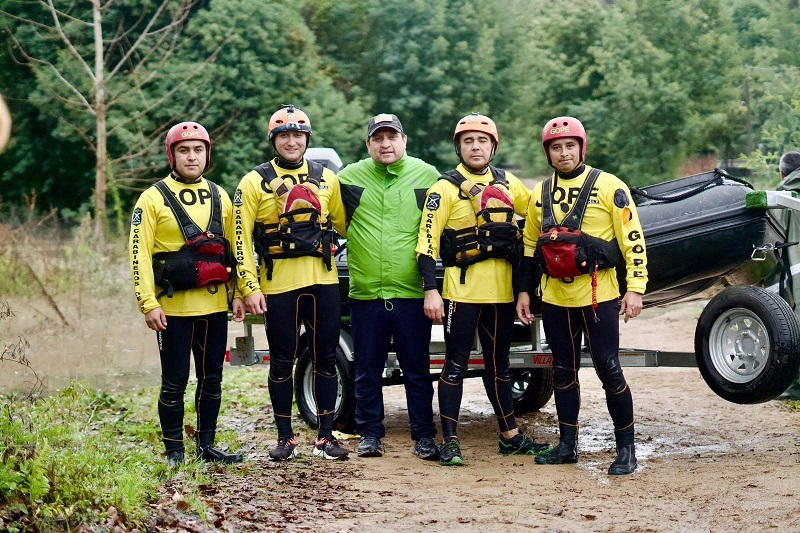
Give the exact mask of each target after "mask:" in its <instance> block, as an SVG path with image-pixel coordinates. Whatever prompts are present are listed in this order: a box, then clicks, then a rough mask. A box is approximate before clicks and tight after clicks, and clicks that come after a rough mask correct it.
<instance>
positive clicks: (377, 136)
mask: <svg viewBox="0 0 800 533" xmlns="http://www.w3.org/2000/svg"><path fill="white" fill-rule="evenodd" d="M367 150H368V151H369V155H370V157H371V158H372V159H373V160H374V161H376V162H378V163H381V164H384V165H391V164H392V163H396V162H397V161H400V159H401V158H402V157H403V155H404V154H405V153H406V136H405V135H403V134H402V133H399V132H397V131H395V130H393V129H391V128H383V129H380V130H378V131H376V132H375V133H373V134H372V137H370V138H369V139H367Z"/></svg>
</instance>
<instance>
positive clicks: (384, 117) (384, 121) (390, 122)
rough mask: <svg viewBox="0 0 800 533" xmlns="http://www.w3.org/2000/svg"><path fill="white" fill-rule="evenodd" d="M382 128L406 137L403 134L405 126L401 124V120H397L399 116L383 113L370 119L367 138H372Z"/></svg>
mask: <svg viewBox="0 0 800 533" xmlns="http://www.w3.org/2000/svg"><path fill="white" fill-rule="evenodd" d="M381 128H391V129H393V130H394V131H396V132H397V133H402V134H403V135H405V133H404V132H403V125H402V124H400V119H399V118H397V115H390V114H389V113H381V114H380V115H375V116H374V117H372V118H371V119H369V124H368V125H367V137H368V138H369V137H372V135H373V134H374V133H375V132H376V131H378V130H379V129H381Z"/></svg>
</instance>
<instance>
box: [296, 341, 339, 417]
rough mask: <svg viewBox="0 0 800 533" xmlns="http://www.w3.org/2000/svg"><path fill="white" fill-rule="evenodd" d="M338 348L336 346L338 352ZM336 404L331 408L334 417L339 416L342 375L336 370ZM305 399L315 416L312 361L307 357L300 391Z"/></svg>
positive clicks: (312, 414) (315, 404)
mask: <svg viewBox="0 0 800 533" xmlns="http://www.w3.org/2000/svg"><path fill="white" fill-rule="evenodd" d="M339 350H340V348H336V351H337V352H338V351H339ZM336 385H337V387H336V405H335V406H334V408H333V412H334V419H335V418H336V417H337V416H339V410H340V409H341V406H342V376H341V375H340V374H339V372H336ZM300 394H301V395H302V396H303V399H304V400H305V403H306V405H307V406H308V407H309V409H310V410H311V412H310V413H309V414H310V415H311V416H312V417H314V418H316V417H317V400H316V398H314V363H313V362H312V361H311V360H310V359H309V361H308V366H307V367H306V371H305V373H304V374H303V387H302V390H301V392H300Z"/></svg>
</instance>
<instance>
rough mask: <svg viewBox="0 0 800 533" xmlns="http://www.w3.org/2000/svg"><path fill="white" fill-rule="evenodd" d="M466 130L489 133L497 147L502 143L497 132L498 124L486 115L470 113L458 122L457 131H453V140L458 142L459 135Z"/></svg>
mask: <svg viewBox="0 0 800 533" xmlns="http://www.w3.org/2000/svg"><path fill="white" fill-rule="evenodd" d="M465 131H480V132H483V133H487V134H488V135H489V136H490V137H491V138H492V139H494V144H495V148H496V147H497V145H498V144H499V143H500V136H499V135H498V134H497V126H495V124H494V121H493V120H492V119H490V118H489V117H487V116H485V115H480V114H478V113H470V114H469V115H467V116H466V117H464V118H462V119H461V120H459V121H458V124H456V131H455V132H454V133H453V142H455V143H458V136H459V135H461V134H462V133H464V132H465Z"/></svg>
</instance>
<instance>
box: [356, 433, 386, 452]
mask: <svg viewBox="0 0 800 533" xmlns="http://www.w3.org/2000/svg"><path fill="white" fill-rule="evenodd" d="M356 453H358V456H359V457H383V444H381V439H380V437H361V441H360V442H359V443H358V450H357V451H356Z"/></svg>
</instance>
